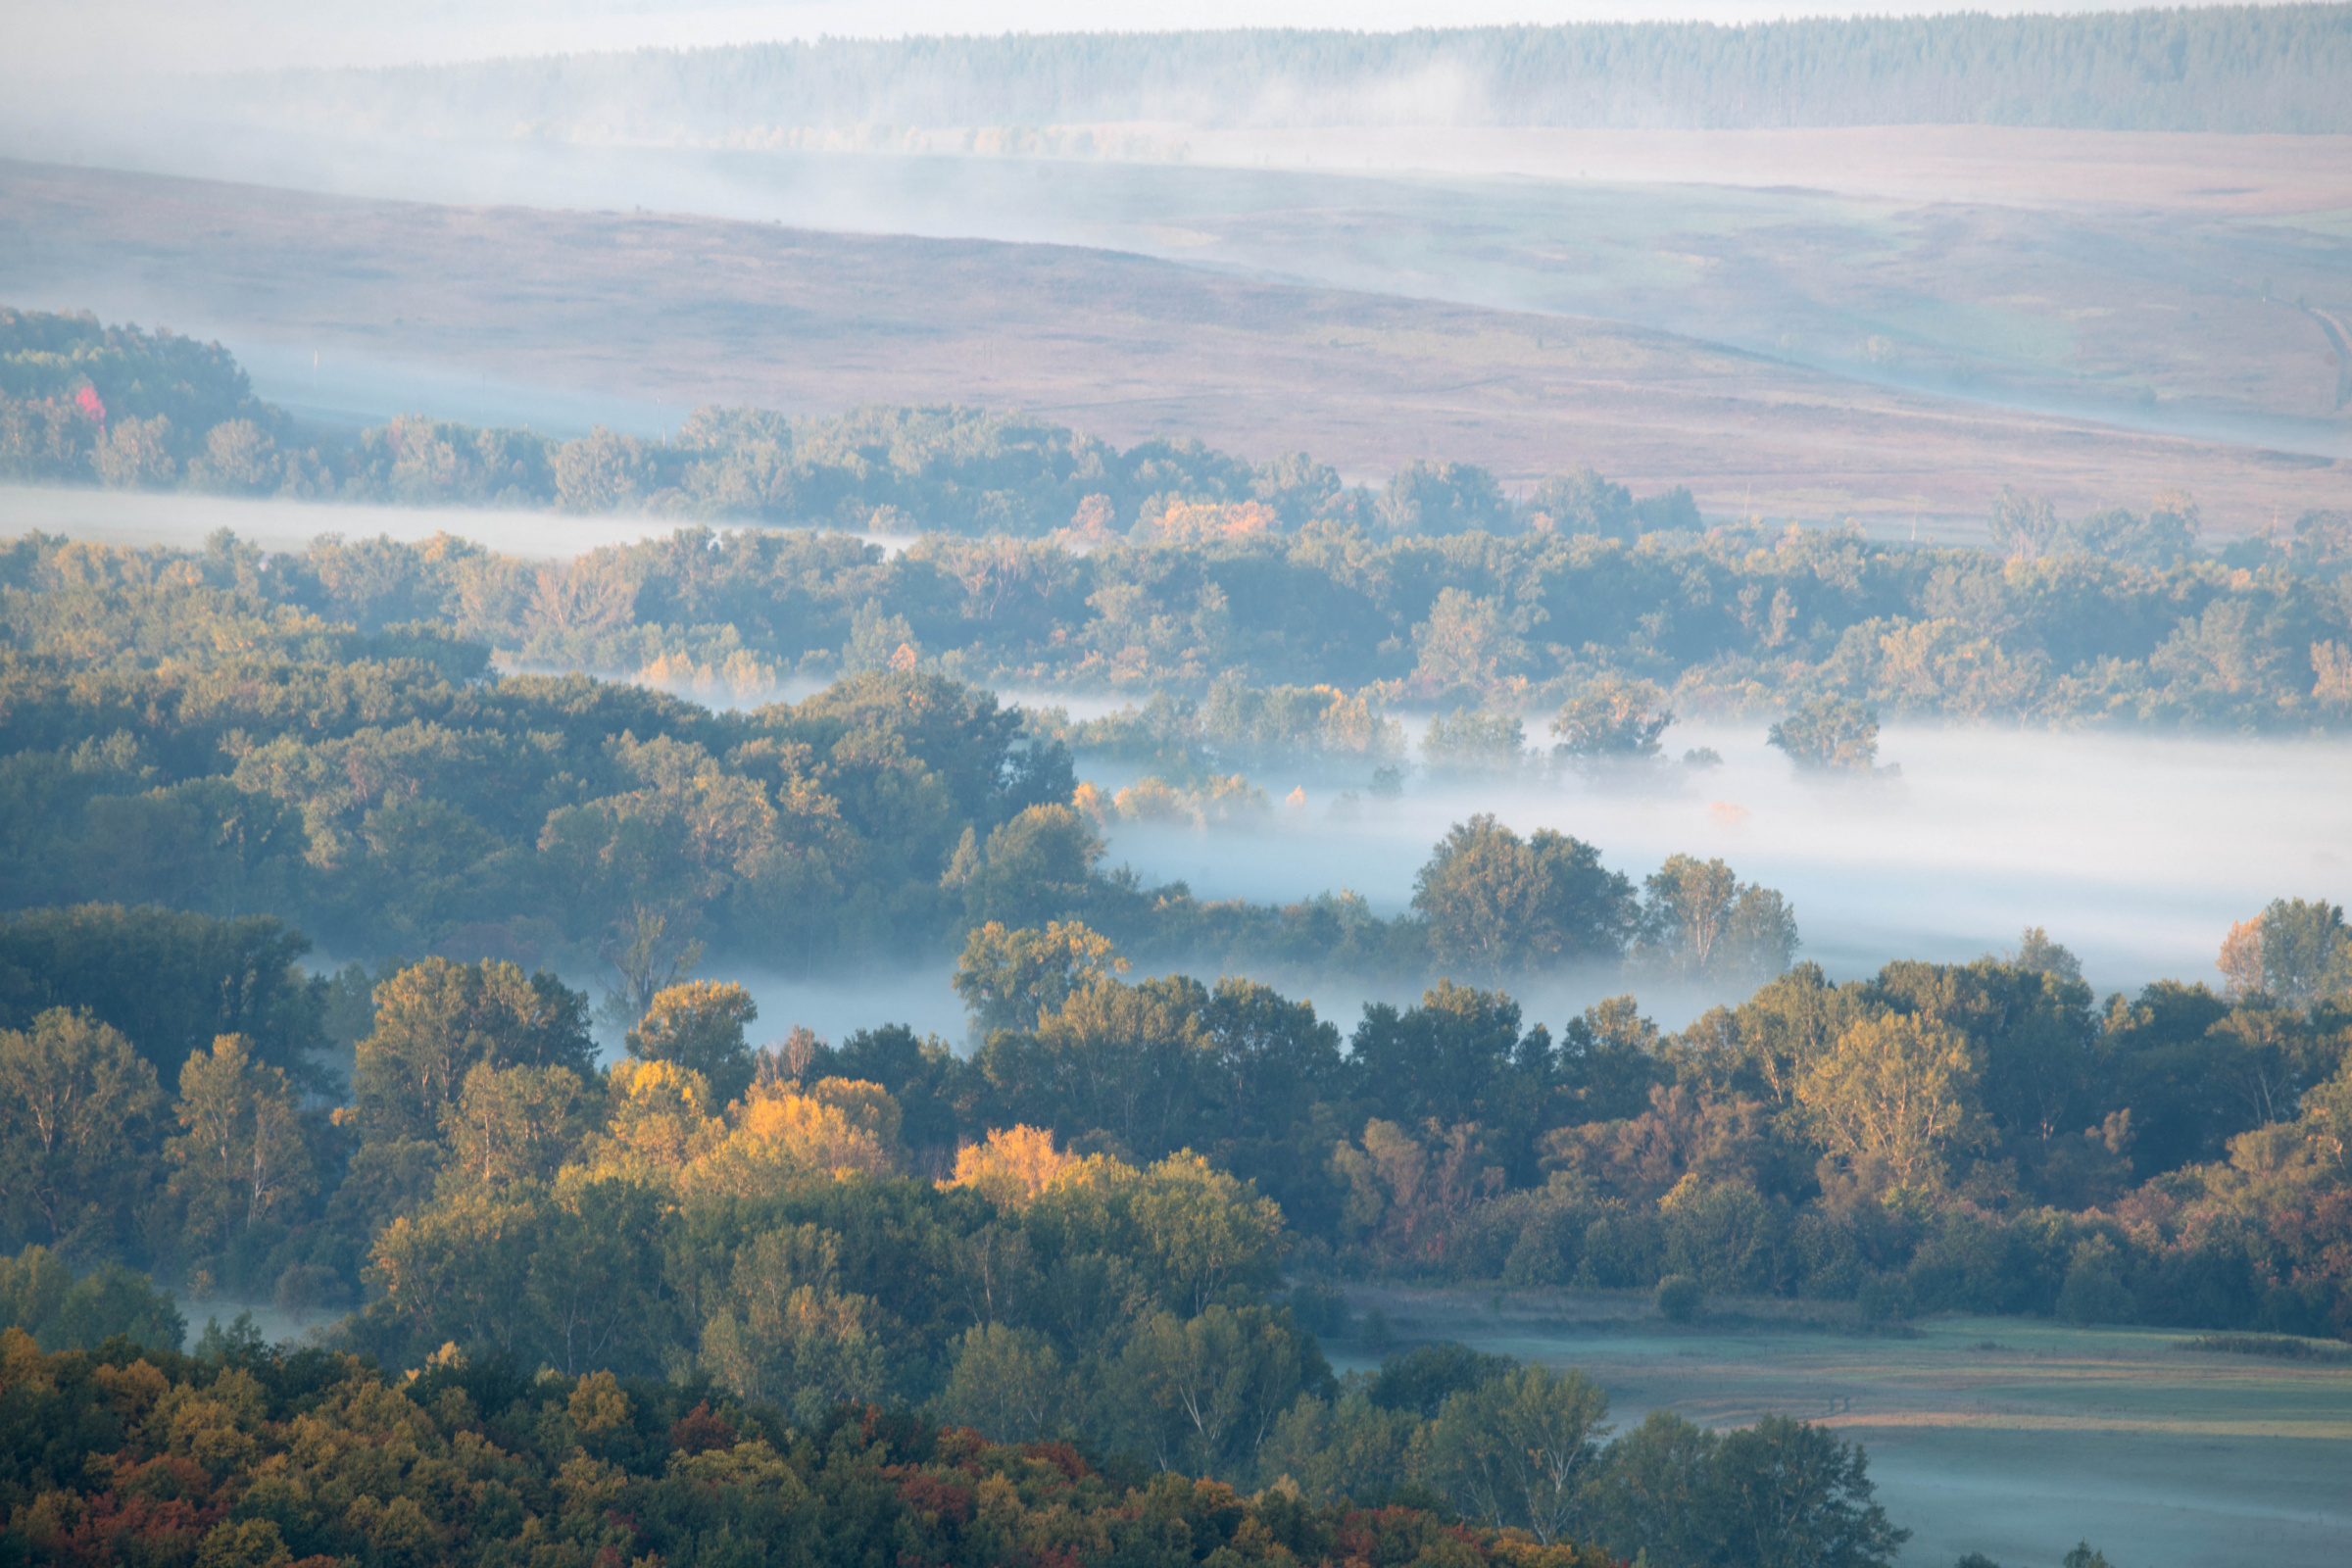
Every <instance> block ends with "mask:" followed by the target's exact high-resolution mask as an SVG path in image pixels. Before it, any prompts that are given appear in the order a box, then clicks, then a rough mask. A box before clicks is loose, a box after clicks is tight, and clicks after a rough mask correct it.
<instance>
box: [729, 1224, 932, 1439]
mask: <svg viewBox="0 0 2352 1568" xmlns="http://www.w3.org/2000/svg"><path fill="white" fill-rule="evenodd" d="M839 1247H840V1239H839V1238H838V1237H837V1236H835V1235H834V1234H833V1233H832V1232H830V1231H825V1230H820V1229H819V1228H818V1227H816V1226H814V1225H801V1226H796V1227H791V1228H787V1229H784V1230H776V1231H764V1232H762V1233H760V1235H758V1236H755V1237H754V1238H752V1240H751V1241H750V1243H749V1244H748V1245H746V1246H745V1247H744V1248H742V1249H741V1250H739V1251H738V1252H737V1253H736V1256H735V1265H734V1270H733V1273H732V1277H731V1278H730V1279H729V1281H728V1287H727V1295H726V1298H725V1301H724V1304H723V1305H722V1306H721V1307H720V1309H719V1310H718V1311H717V1312H716V1313H715V1314H714V1315H713V1316H712V1317H711V1319H710V1321H708V1322H707V1323H705V1324H704V1326H703V1351H702V1354H703V1364H704V1366H705V1367H706V1368H707V1369H709V1370H710V1371H711V1374H712V1375H713V1376H715V1377H717V1378H718V1379H719V1380H720V1381H721V1382H723V1383H725V1384H726V1385H727V1386H728V1387H729V1388H731V1389H733V1390H734V1391H735V1392H736V1394H737V1395H739V1396H740V1397H744V1398H747V1399H754V1398H756V1399H769V1400H774V1401H776V1402H778V1403H780V1404H782V1405H784V1406H785V1408H787V1409H789V1410H791V1411H792V1412H793V1415H794V1417H795V1419H797V1420H800V1421H802V1422H805V1423H810V1424H813V1423H814V1422H815V1421H817V1420H819V1419H821V1418H822V1416H823V1414H824V1412H825V1411H827V1410H829V1409H831V1408H832V1407H833V1406H834V1405H836V1404H841V1403H844V1402H846V1401H850V1400H870V1399H875V1398H879V1397H881V1396H882V1394H883V1393H884V1391H885V1388H886V1385H887V1383H888V1381H889V1370H888V1361H887V1357H886V1351H885V1346H884V1343H883V1335H882V1323H881V1314H880V1311H879V1309H878V1308H877V1306H876V1304H875V1302H874V1300H873V1299H872V1298H870V1297H866V1296H860V1295H858V1294H856V1293H854V1292H845V1291H843V1290H842V1289H841V1288H840V1283H841V1282H840V1261H839Z"/></svg>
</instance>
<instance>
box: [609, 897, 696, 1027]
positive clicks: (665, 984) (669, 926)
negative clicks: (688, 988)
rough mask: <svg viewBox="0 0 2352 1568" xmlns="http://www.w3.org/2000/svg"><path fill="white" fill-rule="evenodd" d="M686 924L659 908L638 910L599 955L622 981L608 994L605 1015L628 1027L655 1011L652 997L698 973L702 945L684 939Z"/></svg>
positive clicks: (683, 920) (616, 1024)
mask: <svg viewBox="0 0 2352 1568" xmlns="http://www.w3.org/2000/svg"><path fill="white" fill-rule="evenodd" d="M686 924H687V922H686V920H685V919H684V918H683V917H681V916H677V915H672V914H667V913H664V912H662V910H660V909H655V908H646V907H639V908H637V909H634V910H632V911H631V913H630V916H629V923H628V924H627V926H625V927H623V928H621V929H620V931H619V932H618V933H617V934H616V935H614V936H613V938H612V939H611V940H609V941H607V942H606V944H605V945H604V947H603V948H602V949H601V950H600V951H601V953H602V955H603V957H604V960H605V962H606V963H608V964H610V965H612V968H613V978H614V979H615V980H616V981H617V982H618V984H617V985H615V986H614V987H613V989H612V990H611V991H608V992H607V993H606V994H605V1005H604V1009H603V1012H604V1016H605V1017H606V1018H608V1019H610V1020H611V1021H612V1022H613V1024H614V1025H615V1026H616V1027H627V1026H628V1025H629V1022H630V1020H631V1019H636V1018H642V1017H644V1016H645V1015H646V1014H647V1013H648V1012H649V1011H651V1010H652V1009H653V1005H654V998H656V997H658V996H660V995H661V994H662V992H663V991H666V990H667V989H669V988H670V987H671V986H674V985H677V984H679V983H680V982H682V981H683V980H685V978H686V977H687V976H688V975H690V974H692V973H694V968H695V965H696V964H698V963H701V962H702V961H703V945H702V943H700V942H698V941H695V940H693V939H692V938H690V937H688V936H686V934H685V930H686Z"/></svg>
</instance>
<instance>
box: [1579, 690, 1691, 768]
mask: <svg viewBox="0 0 2352 1568" xmlns="http://www.w3.org/2000/svg"><path fill="white" fill-rule="evenodd" d="M1673 722H1674V711H1673V710H1672V709H1670V708H1668V707H1667V706H1666V694H1665V693H1663V692H1661V691H1659V690H1658V688H1657V687H1656V686H1655V685H1653V684H1651V683H1650V682H1648V681H1645V680H1628V679H1627V678H1625V677H1624V676H1622V675H1603V676H1602V677H1601V678H1600V679H1598V680H1596V681H1594V682H1593V684H1592V685H1590V686H1587V687H1586V688H1585V689H1584V690H1583V691H1582V692H1579V693H1578V694H1577V695H1576V696H1574V697H1572V698H1570V699H1569V700H1568V701H1567V702H1565V703H1563V704H1561V705H1560V711H1558V712H1557V713H1555V714H1553V715H1552V719H1551V733H1552V734H1553V735H1554V736H1555V737H1557V738H1558V741H1559V744H1558V745H1557V746H1555V747H1554V748H1553V750H1554V751H1555V752H1557V753H1558V754H1559V755H1560V756H1562V757H1569V758H1575V759H1578V760H1585V761H1609V760H1632V759H1638V758H1645V757H1655V756H1656V755H1657V754H1658V737H1659V736H1660V735H1662V734H1664V733H1665V732H1666V726H1667V725H1669V724H1672V723H1673Z"/></svg>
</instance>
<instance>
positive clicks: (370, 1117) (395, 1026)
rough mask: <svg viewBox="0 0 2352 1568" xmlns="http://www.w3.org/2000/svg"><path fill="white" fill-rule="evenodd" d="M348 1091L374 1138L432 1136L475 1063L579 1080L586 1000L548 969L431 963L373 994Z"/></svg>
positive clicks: (590, 1049)
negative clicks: (554, 1072) (371, 1018)
mask: <svg viewBox="0 0 2352 1568" xmlns="http://www.w3.org/2000/svg"><path fill="white" fill-rule="evenodd" d="M357 1055H358V1066H357V1069H356V1071H355V1073H354V1075H353V1077H354V1082H353V1087H354V1088H355V1089H356V1090H357V1091H358V1096H359V1111H360V1123H361V1126H362V1127H363V1128H364V1129H365V1130H366V1132H367V1135H368V1137H369V1138H371V1139H374V1138H429V1137H432V1136H434V1135H435V1134H437V1133H438V1132H439V1131H440V1126H441V1110H442V1107H443V1106H445V1105H447V1104H449V1103H451V1102H452V1101H454V1100H455V1099H456V1098H457V1096H458V1092H459V1089H460V1087H461V1086H462V1085H463V1084H464V1083H465V1080H466V1073H467V1072H469V1071H470V1070H472V1068H473V1067H474V1065H475V1064H476V1063H481V1062H486V1063H488V1064H489V1065H491V1066H493V1067H506V1066H522V1067H567V1068H569V1069H570V1070H571V1071H572V1072H573V1073H575V1074H578V1075H579V1076H580V1077H582V1078H585V1077H586V1076H587V1074H588V1073H589V1072H590V1071H592V1070H593V1068H594V1064H595V1059H596V1047H595V1044H594V1042H592V1041H591V1040H590V1039H589V1038H588V1001H587V999H586V998H585V997H582V996H581V995H579V993H577V992H575V991H571V990H569V989H567V988H566V987H565V986H564V983H563V982H562V981H560V980H558V979H557V978H556V977H555V976H554V975H552V974H549V973H547V972H546V971H545V970H542V971H540V972H539V973H537V974H535V975H532V976H530V977H529V978H528V979H525V978H524V977H523V973H522V971H521V970H520V969H518V968H516V967H515V965H514V964H511V963H504V962H500V961H498V960H495V959H484V960H483V961H482V962H480V963H452V962H450V961H449V960H448V959H447V958H427V959H425V960H424V961H423V962H421V963H417V964H412V965H411V966H410V967H408V968H406V969H403V970H401V971H400V972H399V973H398V974H396V975H394V976H393V977H392V978H391V979H389V980H386V981H385V982H383V983H382V984H381V985H379V986H377V987H376V988H375V1028H374V1029H373V1030H372V1031H371V1032H370V1033H369V1034H368V1038H367V1039H365V1040H362V1041H361V1042H360V1043H359V1046H358V1048H357Z"/></svg>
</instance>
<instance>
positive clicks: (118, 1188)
mask: <svg viewBox="0 0 2352 1568" xmlns="http://www.w3.org/2000/svg"><path fill="white" fill-rule="evenodd" d="M163 1109H164V1097H163V1091H162V1090H161V1089H160V1088H159V1087H158V1086H157V1084H156V1081H155V1069H154V1068H152V1067H150V1066H149V1065H148V1064H147V1062H146V1060H145V1059H144V1058H142V1057H141V1056H140V1055H139V1054H138V1053H137V1052H135V1051H134V1050H132V1049H131V1045H130V1042H129V1041H127V1040H125V1039H123V1036H122V1035H121V1034H119V1033H117V1032H116V1031H115V1030H114V1029H112V1028H110V1027H109V1026H107V1025H106V1024H103V1023H98V1022H96V1021H94V1020H93V1019H91V1018H90V1017H89V1015H88V1014H86V1013H80V1012H69V1011H67V1010H66V1009H65V1008H63V1007H52V1008H50V1009H49V1010H48V1011H46V1012H44V1013H42V1014H41V1015H40V1016H39V1017H37V1018H35V1019H34V1020H33V1024H32V1028H31V1029H30V1030H29V1031H23V1030H15V1029H8V1030H0V1200H5V1201H4V1202H0V1214H4V1215H5V1216H6V1217H5V1218H4V1219H0V1224H4V1225H5V1226H6V1227H7V1228H8V1230H10V1231H13V1232H16V1233H17V1236H18V1237H19V1239H21V1240H26V1241H29V1240H33V1239H35V1238H37V1239H38V1240H39V1241H41V1242H42V1243H43V1244H44V1245H46V1246H48V1247H49V1248H51V1249H53V1250H59V1251H63V1252H67V1253H69V1254H81V1253H84V1252H89V1251H98V1250H111V1246H112V1245H113V1244H114V1243H115V1242H116V1241H117V1239H118V1233H119V1232H120V1230H121V1229H122V1228H123V1226H124V1225H125V1224H126V1222H127V1221H128V1220H129V1219H130V1218H131V1215H132V1213H133V1211H134V1210H135V1208H136V1207H137V1205H138V1203H139V1201H141V1200H142V1199H144V1198H145V1197H146V1196H147V1194H148V1191H149V1190H150V1188H151V1187H152V1185H153V1183H154V1178H155V1163H156V1162H155V1139H156V1131H157V1128H156V1123H157V1121H158V1120H159V1119H160V1117H161V1115H162V1112H163ZM124 1239H126V1238H124Z"/></svg>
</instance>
